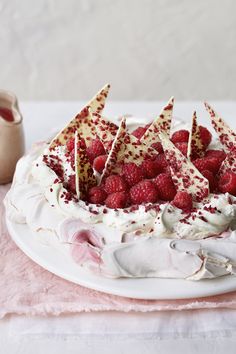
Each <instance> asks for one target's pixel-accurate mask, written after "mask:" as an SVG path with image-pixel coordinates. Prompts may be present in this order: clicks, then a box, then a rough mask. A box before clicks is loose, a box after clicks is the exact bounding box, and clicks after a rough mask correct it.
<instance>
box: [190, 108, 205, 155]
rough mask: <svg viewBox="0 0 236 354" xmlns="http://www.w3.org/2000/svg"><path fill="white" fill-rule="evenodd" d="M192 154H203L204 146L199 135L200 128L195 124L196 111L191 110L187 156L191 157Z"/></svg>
mask: <svg viewBox="0 0 236 354" xmlns="http://www.w3.org/2000/svg"><path fill="white" fill-rule="evenodd" d="M193 156H198V157H202V156H204V146H203V143H202V140H201V136H200V129H199V126H198V124H197V114H196V111H194V112H193V117H192V127H191V130H190V134H189V140H188V152H187V157H188V158H192V157H193Z"/></svg>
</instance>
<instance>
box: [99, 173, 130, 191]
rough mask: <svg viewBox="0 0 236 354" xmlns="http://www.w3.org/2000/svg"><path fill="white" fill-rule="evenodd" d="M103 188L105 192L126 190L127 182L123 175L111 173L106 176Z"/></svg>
mask: <svg viewBox="0 0 236 354" xmlns="http://www.w3.org/2000/svg"><path fill="white" fill-rule="evenodd" d="M104 189H105V191H106V192H107V194H111V193H115V192H123V191H126V190H127V183H126V181H125V180H124V178H123V177H121V176H118V175H111V176H108V177H107V178H106V180H105V185H104Z"/></svg>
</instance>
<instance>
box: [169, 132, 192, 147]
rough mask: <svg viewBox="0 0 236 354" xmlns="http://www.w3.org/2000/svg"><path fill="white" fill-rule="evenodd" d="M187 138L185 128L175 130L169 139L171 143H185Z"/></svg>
mask: <svg viewBox="0 0 236 354" xmlns="http://www.w3.org/2000/svg"><path fill="white" fill-rule="evenodd" d="M188 138H189V132H188V131H187V130H185V129H182V130H177V132H175V133H174V134H173V135H172V137H171V141H172V143H173V144H175V143H187V142H188Z"/></svg>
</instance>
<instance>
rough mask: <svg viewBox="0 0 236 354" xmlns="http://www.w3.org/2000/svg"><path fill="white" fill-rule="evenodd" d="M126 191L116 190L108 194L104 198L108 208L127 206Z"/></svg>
mask: <svg viewBox="0 0 236 354" xmlns="http://www.w3.org/2000/svg"><path fill="white" fill-rule="evenodd" d="M127 203H128V201H127V193H126V192H116V193H112V194H110V195H108V197H107V199H106V200H105V204H106V206H107V207H108V208H112V209H117V208H125V207H126V206H127Z"/></svg>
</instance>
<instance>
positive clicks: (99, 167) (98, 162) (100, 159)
mask: <svg viewBox="0 0 236 354" xmlns="http://www.w3.org/2000/svg"><path fill="white" fill-rule="evenodd" d="M106 160H107V155H100V156H97V157H95V159H94V161H93V168H94V169H95V170H96V171H97V172H99V173H102V171H103V169H104V167H105V163H106Z"/></svg>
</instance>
